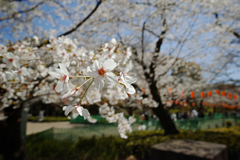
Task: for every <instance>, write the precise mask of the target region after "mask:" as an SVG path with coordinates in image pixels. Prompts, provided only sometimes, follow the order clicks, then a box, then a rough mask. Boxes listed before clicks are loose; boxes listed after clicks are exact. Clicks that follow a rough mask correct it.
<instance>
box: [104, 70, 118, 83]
mask: <svg viewBox="0 0 240 160" xmlns="http://www.w3.org/2000/svg"><path fill="white" fill-rule="evenodd" d="M104 78H105V80H106V82H107V83H110V84H116V83H117V81H118V80H117V76H116V75H115V74H114V73H112V72H107V73H105V77H104Z"/></svg>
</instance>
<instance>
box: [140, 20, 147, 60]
mask: <svg viewBox="0 0 240 160" xmlns="http://www.w3.org/2000/svg"><path fill="white" fill-rule="evenodd" d="M145 24H146V21H145V22H144V23H143V26H142V40H141V42H142V61H141V63H142V64H143V59H144V31H145Z"/></svg>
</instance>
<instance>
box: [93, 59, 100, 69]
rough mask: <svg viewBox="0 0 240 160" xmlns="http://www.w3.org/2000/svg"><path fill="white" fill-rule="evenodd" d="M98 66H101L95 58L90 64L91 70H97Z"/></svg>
mask: <svg viewBox="0 0 240 160" xmlns="http://www.w3.org/2000/svg"><path fill="white" fill-rule="evenodd" d="M100 68H101V66H100V64H99V62H98V61H97V60H95V61H94V62H93V65H92V70H98V69H100Z"/></svg>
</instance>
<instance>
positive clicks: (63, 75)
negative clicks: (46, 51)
mask: <svg viewBox="0 0 240 160" xmlns="http://www.w3.org/2000/svg"><path fill="white" fill-rule="evenodd" d="M59 67H60V69H58V68H55V67H52V68H50V69H49V72H48V73H49V74H50V75H51V76H53V77H55V78H57V79H59V81H58V83H57V86H56V87H55V90H56V92H61V91H62V94H64V93H66V92H67V91H68V90H69V84H68V81H69V73H68V70H67V69H66V66H65V64H62V63H59Z"/></svg>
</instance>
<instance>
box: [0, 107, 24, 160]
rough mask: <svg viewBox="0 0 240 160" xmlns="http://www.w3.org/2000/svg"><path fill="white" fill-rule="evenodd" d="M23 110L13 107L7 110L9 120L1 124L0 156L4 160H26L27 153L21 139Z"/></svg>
mask: <svg viewBox="0 0 240 160" xmlns="http://www.w3.org/2000/svg"><path fill="white" fill-rule="evenodd" d="M21 110H22V105H20V107H19V108H17V109H13V106H9V107H8V108H6V111H5V113H7V115H8V118H7V119H6V120H5V121H1V122H0V143H1V145H0V154H2V155H3V158H4V160H24V159H25V152H24V146H23V142H22V139H21V129H20V124H21V123H20V122H21Z"/></svg>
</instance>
